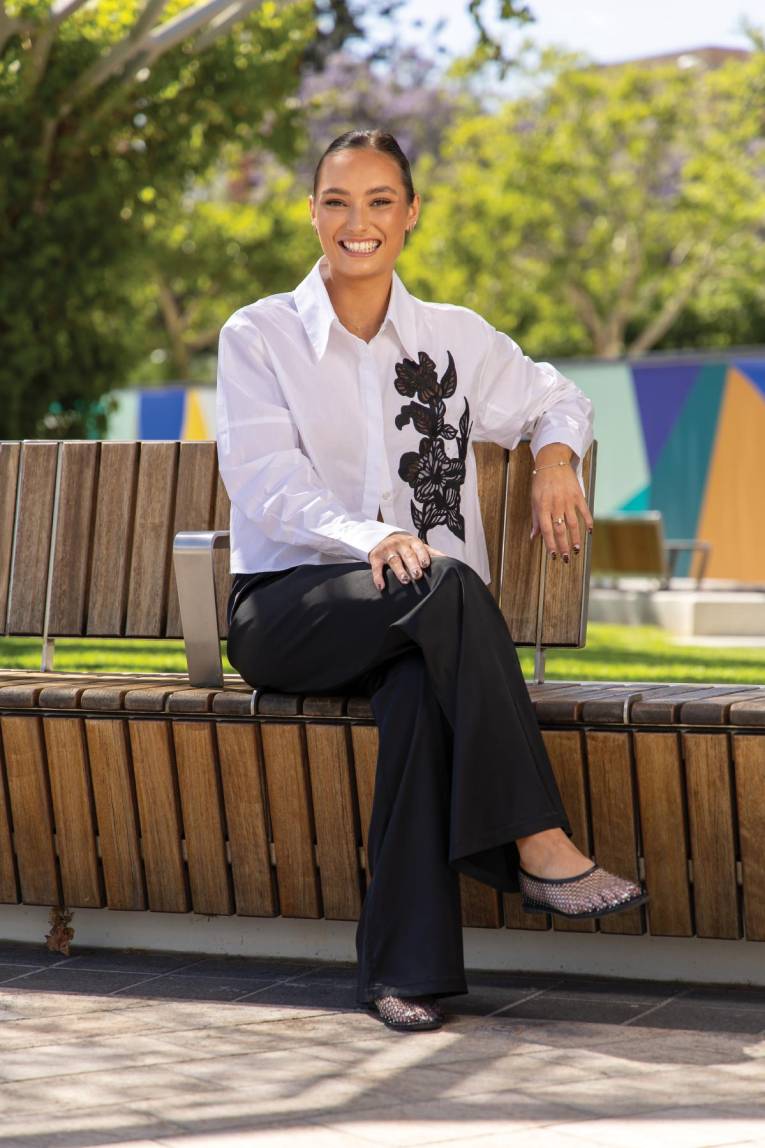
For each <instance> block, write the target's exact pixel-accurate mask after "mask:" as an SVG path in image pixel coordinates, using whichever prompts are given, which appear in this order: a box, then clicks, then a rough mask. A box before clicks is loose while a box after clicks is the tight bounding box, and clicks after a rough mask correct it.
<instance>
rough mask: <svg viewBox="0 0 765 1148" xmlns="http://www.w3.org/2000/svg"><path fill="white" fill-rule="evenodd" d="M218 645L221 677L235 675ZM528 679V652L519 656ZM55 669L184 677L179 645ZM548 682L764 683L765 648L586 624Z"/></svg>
mask: <svg viewBox="0 0 765 1148" xmlns="http://www.w3.org/2000/svg"><path fill="white" fill-rule="evenodd" d="M225 651H226V645H225V642H222V643H221V653H222V656H223V672H224V673H226V674H231V673H234V670H233V668H232V667H231V665H230V664H229V661H228V659H227V658H226V656H225ZM518 652H519V654H520V658H521V665H522V666H523V672H524V673H525V674H526V676H527V677H531V676H532V674H533V667H534V656H533V651H531V650H527V649H519V651H518ZM40 653H41V644H40V642H39V640H38V639H36V638H0V666H2V667H3V668H7V669H25V670H39V669H40ZM54 667H55V669H56V670H60V671H77V672H92V673H105V672H108V673H115V672H116V673H130V672H143V673H185V672H186V659H185V657H184V652H183V642H182V641H180V640H175V641H156V642H154V641H127V640H125V641H110V640H107V639H96V638H87V639H85V638H57V639H56V646H55V660H54ZM545 676H546V678H547V679H548V680H554V679H556V678H557V679H563V680H569V681H582V680H593V681H641V682H646V681H656V682H712V683H717V682H732V683H734V684H738V683H745V684H749V683H756V684H765V648H763V649H751V648H745V649H737V648H735V647H730V648H724V649H723V648H712V647H703V646H680V645H676V644H675V643H674V642H673V641H672V639H671V638H669V637H668V636H667V634H666V633H665V631H663V630H662V629H661V628H660V627H658V626H608V625H603V624H600V623H591V624H590V626H589V628H588V634H587V646H586V648H585V649H584V650H560V651H556V650H551V651H550V652H549V653H548V655H547V669H546V675H545Z"/></svg>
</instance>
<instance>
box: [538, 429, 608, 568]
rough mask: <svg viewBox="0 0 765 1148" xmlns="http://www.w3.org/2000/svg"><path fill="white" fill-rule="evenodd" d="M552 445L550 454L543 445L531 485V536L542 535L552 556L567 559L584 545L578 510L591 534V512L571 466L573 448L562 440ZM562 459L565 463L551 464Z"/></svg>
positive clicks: (565, 560)
mask: <svg viewBox="0 0 765 1148" xmlns="http://www.w3.org/2000/svg"><path fill="white" fill-rule="evenodd" d="M550 447H551V448H552V447H555V448H557V449H556V450H555V451H554V452H551V453H550V454H548V447H543V448H542V450H540V451H539V454H538V455H537V457H536V462H535V465H536V467H537V473H536V474H535V475H534V477H533V479H532V486H531V524H532V529H531V537H532V538H536V536H537V534H541V535H542V538H543V539H544V543H545V546H546V547H547V552H548V554H549V556H550V557H551V558H557V557H558V555H560V557H561V558H562V559H563V561H564V562H568V561H569V555H570V552H571V551H572V550H573V552H574V554H578V553H579V551H580V550H581V548H582V538H581V533H580V529H579V519H578V518H577V511H578V512H579V514H581V516H582V519H583V520H584V524H585V526H586V528H587V530H588V531H589V532H590V533H592V526H593V522H592V515H591V514H590V508H589V506H588V505H587V501H586V499H585V497H584V495H583V494H582V488H581V487H580V485H579V480H578V479H577V477H576V472H575V471H574V468H573V466H571V459H572V457H573V454H572V451H571V450H570V448H567V447H564V446H563V444H562V443H560V444H558V443H551V444H550ZM543 456H544V457H543ZM561 459H562V460H563V461H565V462H566V466H555V465H550V464H553V463H557V462H559V461H561ZM542 468H543V469H542Z"/></svg>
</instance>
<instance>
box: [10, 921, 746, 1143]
mask: <svg viewBox="0 0 765 1148" xmlns="http://www.w3.org/2000/svg"><path fill="white" fill-rule="evenodd" d="M354 977H355V969H354V966H353V965H351V964H329V963H324V964H316V963H310V962H301V961H287V960H265V959H261V958H241V957H237V958H223V957H205V956H203V955H197V956H190V955H188V954H178V953H176V954H174V953H157V952H151V953H144V952H137V951H135V952H133V951H124V950H120V951H117V950H104V949H91V950H86V949H83V948H80V949H77V950H76V951H75V950H74V949H73V951H72V956H71V957H68V958H67V957H63V956H60V955H56V954H53V953H49V952H48V951H47V950H46V949H45V948H44V947H43V946H42V945H29V944H21V943H5V944H3V943H2V942H0V1117H1V1119H0V1146H2V1148H21V1146H23V1148H54V1146H64V1145H66V1146H69V1148H85V1146H87V1148H95V1146H98V1145H110V1146H112V1148H113V1146H115V1145H122V1146H124V1148H127V1146H128V1145H129V1146H130V1148H148V1146H149V1145H151V1146H153V1148H157V1146H158V1145H163V1146H165V1148H213V1146H214V1148H245V1146H247V1148H249V1146H250V1145H253V1146H255V1148H271V1146H273V1148H308V1146H309V1145H310V1148H365V1146H366V1148H370V1146H371V1145H402V1146H404V1145H421V1144H422V1145H425V1144H427V1145H439V1144H443V1145H448V1146H449V1148H465V1146H466V1145H476V1146H477V1148H506V1146H508V1148H527V1146H530V1145H531V1144H533V1145H534V1146H535V1148H586V1146H593V1148H598V1146H603V1145H608V1146H613V1148H633V1146H635V1148H646V1146H648V1148H663V1146H664V1145H667V1146H671V1148H712V1146H714V1145H730V1146H731V1148H732V1146H734V1145H736V1146H739V1148H741V1146H743V1145H748V1146H750V1148H752V1146H754V1145H758V1146H763V1145H765V990H763V989H756V988H747V989H743V988H741V989H736V988H721V987H720V986H709V987H704V986H698V985H694V986H693V987H690V986H688V985H684V984H682V983H678V982H657V981H638V980H609V979H603V978H595V977H585V976H577V977H574V976H564V975H554V974H540V975H529V974H528V973H525V974H513V973H508V972H500V973H491V972H474V973H472V974H470V975H469V983H470V992H469V993H468V994H467V995H465V996H459V997H449V998H446V999H445V1000H444V1001H443V1006H444V1009H445V1011H446V1012H447V1015H448V1020H447V1023H446V1025H445V1026H444V1027H443V1028H442V1029H440V1030H438V1031H435V1032H423V1033H417V1034H403V1033H396V1032H392V1031H391V1030H389V1029H387V1028H386V1027H385V1026H384V1025H383V1024H382V1023H381V1022H380V1021H379V1020H377V1019H376V1018H375V1017H374V1016H372V1015H371V1014H370V1013H369V1012H367V1011H365V1010H359V1009H358V1008H357V1007H356V1006H355V1003H354Z"/></svg>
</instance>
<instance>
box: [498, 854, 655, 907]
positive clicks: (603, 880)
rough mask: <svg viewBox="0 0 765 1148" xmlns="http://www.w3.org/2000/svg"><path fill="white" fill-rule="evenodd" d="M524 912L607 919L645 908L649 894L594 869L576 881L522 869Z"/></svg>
mask: <svg viewBox="0 0 765 1148" xmlns="http://www.w3.org/2000/svg"><path fill="white" fill-rule="evenodd" d="M518 883H519V885H520V891H521V898H522V901H521V908H522V909H523V910H524V912H526V913H557V914H558V915H559V916H561V917H573V918H576V919H579V918H582V917H605V916H607V915H608V914H609V913H621V912H623V911H624V910H625V909H633V908H634V907H635V906H636V905H643V904H645V902H646V901H647V900H648V897H649V894H648V893H645V892H643V890H642V888H641V887H640V885H636V884H635V882H634V881H627V880H625V878H624V877H616V876H614V874H613V873H609V872H608V871H607V870H606V869H601V867H600V866H599V865H592V866H591V867H590V868H589V869H585V871H584V873H578V874H577V875H576V876H575V877H535V876H534V874H533V873H527V872H526V870H525V869H524V868H523V867H522V866H519V867H518Z"/></svg>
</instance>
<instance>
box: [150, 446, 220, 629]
mask: <svg viewBox="0 0 765 1148" xmlns="http://www.w3.org/2000/svg"><path fill="white" fill-rule="evenodd" d="M217 476H218V457H217V452H216V446H215V443H214V442H181V443H179V454H178V480H177V492H176V497H175V512H174V518H173V529H172V538H173V539H174V538H175V536H176V534H177V533H178V532H179V531H180V530H212V528H213V527H212V519H213V512H214V501H215V487H216V482H217ZM171 548H172V540H171ZM226 557H227V558H228V553H226ZM165 637H167V638H182V637H183V630H182V629H181V614H180V607H179V605H178V588H177V586H176V582H175V569H174V567H173V564H172V561H171V563H170V584H169V587H168V600H167V622H166V624H165Z"/></svg>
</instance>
